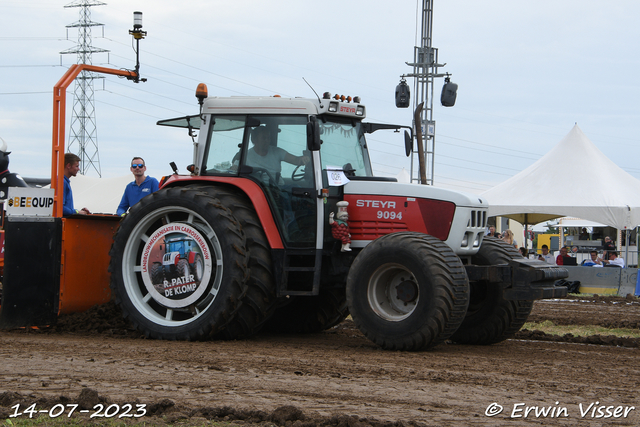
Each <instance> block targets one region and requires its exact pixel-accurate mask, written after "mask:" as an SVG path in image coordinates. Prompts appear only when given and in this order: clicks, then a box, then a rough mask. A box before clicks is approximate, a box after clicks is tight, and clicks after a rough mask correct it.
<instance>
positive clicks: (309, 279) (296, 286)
mask: <svg viewBox="0 0 640 427" xmlns="http://www.w3.org/2000/svg"><path fill="white" fill-rule="evenodd" d="M282 256H283V259H282V263H281V264H280V265H282V272H281V274H278V275H276V277H280V280H278V284H277V294H278V296H279V297H280V296H286V295H291V296H293V295H318V292H319V290H320V271H321V269H322V251H320V250H315V249H285V250H284V252H283V253H282ZM290 284H291V286H292V289H289V287H290ZM309 285H311V286H309Z"/></svg>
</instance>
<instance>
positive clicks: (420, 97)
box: [401, 0, 448, 185]
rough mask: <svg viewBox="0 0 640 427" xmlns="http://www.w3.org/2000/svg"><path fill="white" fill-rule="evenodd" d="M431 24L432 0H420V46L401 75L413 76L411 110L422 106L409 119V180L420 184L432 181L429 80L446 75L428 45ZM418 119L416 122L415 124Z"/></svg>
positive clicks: (432, 151)
mask: <svg viewBox="0 0 640 427" xmlns="http://www.w3.org/2000/svg"><path fill="white" fill-rule="evenodd" d="M432 27H433V0H422V32H421V38H420V41H421V43H420V46H415V47H414V53H413V62H407V63H406V64H407V65H409V66H411V67H413V72H412V73H409V74H403V75H402V76H401V78H402V80H404V78H405V77H414V78H415V80H414V98H413V109H414V110H416V109H417V107H418V106H419V105H422V110H421V112H420V113H419V114H416V117H415V118H414V121H413V126H414V129H415V130H416V132H414V135H416V142H417V144H416V145H414V149H413V150H412V151H411V172H410V173H411V182H413V181H414V180H416V181H418V182H419V183H420V184H427V185H433V183H434V179H433V175H434V165H435V160H434V155H435V127H436V123H435V121H434V120H433V81H434V79H435V78H436V77H445V76H448V74H439V73H438V68H439V67H444V66H445V65H447V64H446V63H445V64H439V63H438V49H437V48H434V47H432ZM407 106H408V105H407ZM418 119H419V121H420V123H417V121H418ZM418 126H421V130H422V131H421V132H417V130H418V129H417V127H418ZM416 146H421V147H424V149H423V150H419V152H418V153H416V150H415V147H416ZM420 152H422V153H420ZM414 156H417V157H418V165H419V167H420V169H422V170H423V171H422V172H421V173H420V176H419V178H417V179H414V177H413V163H414ZM425 178H426V180H425Z"/></svg>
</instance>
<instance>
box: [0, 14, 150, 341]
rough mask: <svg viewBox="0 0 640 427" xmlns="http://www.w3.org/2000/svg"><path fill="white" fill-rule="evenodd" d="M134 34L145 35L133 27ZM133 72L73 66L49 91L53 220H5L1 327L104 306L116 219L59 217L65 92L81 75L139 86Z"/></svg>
mask: <svg viewBox="0 0 640 427" xmlns="http://www.w3.org/2000/svg"><path fill="white" fill-rule="evenodd" d="M134 28H135V26H134ZM130 33H131V31H130ZM137 33H144V32H141V31H139V28H138V30H137ZM137 33H136V34H137ZM132 34H133V35H134V37H135V38H137V39H139V38H140V37H136V34H134V33H132ZM145 34H146V33H145ZM138 69H139V63H137V64H136V69H135V71H131V70H116V69H111V68H106V67H98V66H94V65H86V64H75V65H72V66H71V67H70V68H69V70H67V72H66V73H65V74H64V76H63V77H62V78H61V79H60V80H59V81H58V83H57V84H56V85H55V86H54V89H53V91H54V93H53V141H52V153H51V188H53V189H55V196H54V203H53V216H52V217H44V218H43V217H35V218H34V217H15V218H12V217H7V218H5V221H4V231H3V233H2V236H3V237H4V248H5V253H3V254H1V255H0V263H3V264H4V277H3V283H2V301H1V303H0V327H3V328H13V327H22V326H42V325H50V324H52V323H55V320H56V318H57V316H58V315H59V314H64V313H73V312H78V311H84V310H86V309H88V308H90V307H91V306H93V305H96V304H102V303H105V302H107V301H109V299H110V297H111V292H110V288H109V272H108V265H109V250H110V248H111V243H112V239H113V234H114V233H115V230H116V228H117V227H118V224H119V220H120V217H118V216H116V215H100V214H93V215H77V216H71V217H66V218H63V216H62V205H63V201H62V195H63V192H64V154H65V143H64V141H65V111H66V91H67V88H68V86H69V85H70V84H71V83H72V82H73V81H74V80H75V78H76V77H77V76H78V75H79V74H80V73H81V72H82V71H91V72H94V73H101V74H111V75H117V76H123V77H126V78H127V79H129V80H133V81H134V82H136V83H137V82H138V81H144V79H139V77H138V75H139V74H138ZM4 255H6V256H4ZM0 266H2V265H1V264H0Z"/></svg>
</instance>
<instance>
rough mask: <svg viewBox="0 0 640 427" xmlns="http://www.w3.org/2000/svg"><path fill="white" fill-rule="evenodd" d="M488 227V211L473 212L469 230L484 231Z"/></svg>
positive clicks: (468, 224) (468, 225)
mask: <svg viewBox="0 0 640 427" xmlns="http://www.w3.org/2000/svg"><path fill="white" fill-rule="evenodd" d="M486 226H487V211H471V215H470V217H469V222H468V223H467V227H468V228H482V229H483V230H484V229H485V227H486Z"/></svg>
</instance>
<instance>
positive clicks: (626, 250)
mask: <svg viewBox="0 0 640 427" xmlns="http://www.w3.org/2000/svg"><path fill="white" fill-rule="evenodd" d="M628 263H629V229H628V228H626V227H625V229H624V268H627V264H628Z"/></svg>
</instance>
